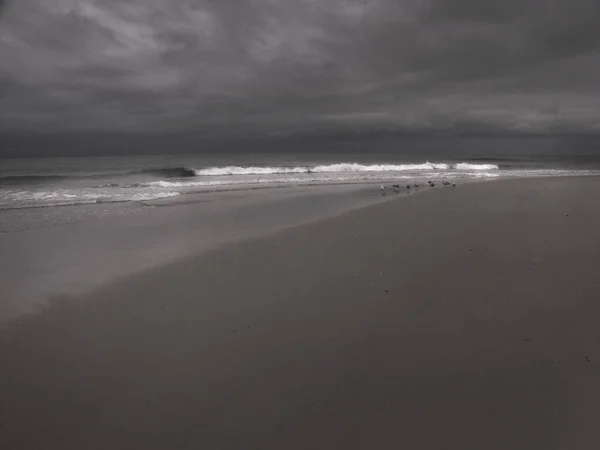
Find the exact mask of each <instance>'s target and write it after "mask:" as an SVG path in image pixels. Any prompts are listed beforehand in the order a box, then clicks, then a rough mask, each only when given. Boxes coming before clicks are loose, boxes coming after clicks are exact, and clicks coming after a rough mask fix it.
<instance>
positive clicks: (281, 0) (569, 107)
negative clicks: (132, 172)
mask: <svg viewBox="0 0 600 450" xmlns="http://www.w3.org/2000/svg"><path fill="white" fill-rule="evenodd" d="M0 4H2V5H3V6H2V7H1V8H2V9H1V12H0V130H4V131H18V130H49V131H62V130H76V131H85V130H91V131H95V132H97V131H134V132H146V131H147V132H161V131H165V132H172V131H185V132H187V131H193V132H200V133H206V134H207V135H210V136H219V135H224V136H244V135H247V134H259V135H289V134H292V135H293V134H296V133H313V134H314V133H320V132H323V133H327V132H331V131H335V132H336V133H338V132H342V133H343V132H344V130H348V132H356V131H357V130H359V131H360V130H364V131H371V132H372V131H381V130H384V131H395V130H400V131H403V130H404V131H413V130H414V131H419V132H423V131H424V132H429V131H433V130H467V131H468V130H471V131H477V130H483V131H485V130H488V131H489V130H491V131H502V132H511V131H512V132H565V131H566V132H576V133H577V132H583V133H588V132H600V1H599V0H501V1H500V0H366V1H364V0H0Z"/></svg>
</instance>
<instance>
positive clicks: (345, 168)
mask: <svg viewBox="0 0 600 450" xmlns="http://www.w3.org/2000/svg"><path fill="white" fill-rule="evenodd" d="M450 167H451V166H450V165H448V164H446V163H431V162H429V161H427V162H425V163H421V164H358V163H339V164H327V165H319V166H315V167H313V168H310V167H307V166H295V167H278V166H275V167H258V166H249V167H241V166H224V167H209V168H206V169H195V170H194V172H195V173H196V175H198V176H212V177H216V176H224V175H272V174H301V173H340V172H405V171H420V170H448V169H450Z"/></svg>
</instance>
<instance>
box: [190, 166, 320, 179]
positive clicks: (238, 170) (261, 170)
mask: <svg viewBox="0 0 600 450" xmlns="http://www.w3.org/2000/svg"><path fill="white" fill-rule="evenodd" d="M194 172H195V173H196V175H200V176H202V175H203V176H211V177H216V176H223V175H270V174H283V173H308V172H309V169H308V167H257V166H250V167H240V166H225V167H209V168H207V169H199V170H194Z"/></svg>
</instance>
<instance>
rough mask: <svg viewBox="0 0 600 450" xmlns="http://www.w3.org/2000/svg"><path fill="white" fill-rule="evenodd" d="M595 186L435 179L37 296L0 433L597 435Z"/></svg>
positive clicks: (16, 346)
mask: <svg viewBox="0 0 600 450" xmlns="http://www.w3.org/2000/svg"><path fill="white" fill-rule="evenodd" d="M599 192H600V180H599V179H597V178H554V179H546V180H540V179H537V180H513V181H502V182H491V183H482V184H472V185H465V186H458V187H457V188H456V189H452V188H435V190H434V191H433V192H427V193H426V194H423V195H414V196H404V198H402V199H401V200H398V201H390V202H385V203H383V204H379V205H375V206H370V207H366V208H362V209H359V210H354V211H351V212H348V213H346V214H344V215H342V216H339V217H336V218H332V219H326V220H322V221H318V222H315V223H311V224H307V225H303V226H299V227H295V228H291V229H286V230H284V231H279V232H275V233H272V234H270V235H268V236H264V237H262V238H259V239H253V240H247V241H244V242H238V243H235V244H230V245H226V246H224V247H221V248H219V249H217V250H215V251H212V252H209V253H202V254H199V255H196V256H190V257H188V258H187V259H185V260H181V261H179V262H176V263H173V264H170V265H167V266H165V267H160V268H156V269H152V270H148V271H146V272H144V273H141V274H137V275H133V276H130V277H126V278H124V279H123V280H121V281H119V282H116V283H107V284H105V285H104V286H102V287H101V288H99V289H97V290H95V291H94V292H93V293H91V294H87V295H85V296H76V297H72V298H70V297H65V298H63V299H62V300H55V301H54V302H52V303H51V304H50V306H48V307H46V308H45V310H44V311H43V312H42V313H41V314H38V315H35V316H26V317H21V318H19V319H17V320H14V321H11V322H9V323H8V324H7V325H6V327H5V328H4V329H2V330H1V331H0V448H1V449H7V450H21V449H44V450H55V449H56V450H70V449H73V450H82V449H85V450H95V449H102V450H104V449H111V450H116V449H144V450H150V449H168V450H174V449H186V450H188V449H210V450H213V449H215V450H217V449H257V450H258V449H261V450H264V449H274V450H275V449H276V450H281V449H340V450H341V449H354V448H356V449H399V448H405V449H411V450H413V449H457V450H459V449H460V450H466V449H473V450H488V449H510V450H518V449H523V450H534V449H544V450H548V449H565V450H577V449H582V450H583V449H586V450H587V449H597V448H600V370H599V367H600V318H599V317H600V202H599V201H598V199H599V197H598V193H599ZM196 207H199V206H198V205H196ZM168 225H169V224H168V222H167V223H165V224H164V227H165V232H168V229H169V228H168Z"/></svg>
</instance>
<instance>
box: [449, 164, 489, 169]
mask: <svg viewBox="0 0 600 450" xmlns="http://www.w3.org/2000/svg"><path fill="white" fill-rule="evenodd" d="M454 168H455V169H456V170H498V169H500V166H497V165H496V164H470V163H458V164H456V165H455V166H454Z"/></svg>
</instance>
